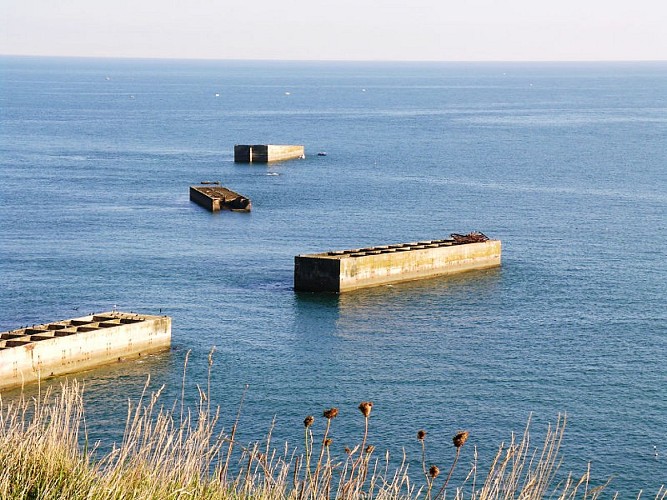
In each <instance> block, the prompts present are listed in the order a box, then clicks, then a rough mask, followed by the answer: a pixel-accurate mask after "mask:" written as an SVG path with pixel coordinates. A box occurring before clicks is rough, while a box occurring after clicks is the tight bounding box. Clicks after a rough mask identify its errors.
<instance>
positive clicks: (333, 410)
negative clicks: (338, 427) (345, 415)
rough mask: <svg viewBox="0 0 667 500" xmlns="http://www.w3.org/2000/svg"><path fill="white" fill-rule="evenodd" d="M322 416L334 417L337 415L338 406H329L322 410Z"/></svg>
mask: <svg viewBox="0 0 667 500" xmlns="http://www.w3.org/2000/svg"><path fill="white" fill-rule="evenodd" d="M323 415H324V418H326V419H329V420H331V419H332V418H336V417H337V416H338V408H329V409H328V410H324V413H323Z"/></svg>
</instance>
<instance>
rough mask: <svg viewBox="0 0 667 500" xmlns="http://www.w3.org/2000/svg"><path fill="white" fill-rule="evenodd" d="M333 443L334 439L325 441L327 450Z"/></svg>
mask: <svg viewBox="0 0 667 500" xmlns="http://www.w3.org/2000/svg"><path fill="white" fill-rule="evenodd" d="M332 443H333V439H331V438H326V439H325V440H324V446H326V447H327V448H328V447H329V446H331V444H332Z"/></svg>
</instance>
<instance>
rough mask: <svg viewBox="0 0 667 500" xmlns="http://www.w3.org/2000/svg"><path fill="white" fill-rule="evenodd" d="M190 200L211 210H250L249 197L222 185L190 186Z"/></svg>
mask: <svg viewBox="0 0 667 500" xmlns="http://www.w3.org/2000/svg"><path fill="white" fill-rule="evenodd" d="M190 201H194V202H195V203H196V204H197V205H199V206H202V207H204V208H205V209H207V210H210V211H211V212H217V211H219V210H221V209H226V210H233V211H236V212H250V210H252V202H251V201H250V198H246V197H245V196H243V195H241V194H239V193H236V192H234V191H232V190H231V189H227V188H226V187H223V186H210V185H203V186H190Z"/></svg>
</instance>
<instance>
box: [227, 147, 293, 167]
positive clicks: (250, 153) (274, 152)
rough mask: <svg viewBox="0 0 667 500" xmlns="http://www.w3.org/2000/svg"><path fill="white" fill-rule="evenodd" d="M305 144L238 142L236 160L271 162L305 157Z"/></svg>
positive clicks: (235, 152)
mask: <svg viewBox="0 0 667 500" xmlns="http://www.w3.org/2000/svg"><path fill="white" fill-rule="evenodd" d="M305 157H306V152H305V148H304V147H303V146H293V145H278V144H252V145H249V144H236V145H235V146H234V161H235V162H237V163H269V162H273V161H284V160H294V159H297V158H305Z"/></svg>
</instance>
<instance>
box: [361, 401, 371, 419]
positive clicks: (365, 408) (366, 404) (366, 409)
mask: <svg viewBox="0 0 667 500" xmlns="http://www.w3.org/2000/svg"><path fill="white" fill-rule="evenodd" d="M372 409H373V402H372V401H362V402H361V403H359V411H361V413H362V415H363V416H364V417H365V418H368V417H369V416H370V414H371V410H372Z"/></svg>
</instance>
